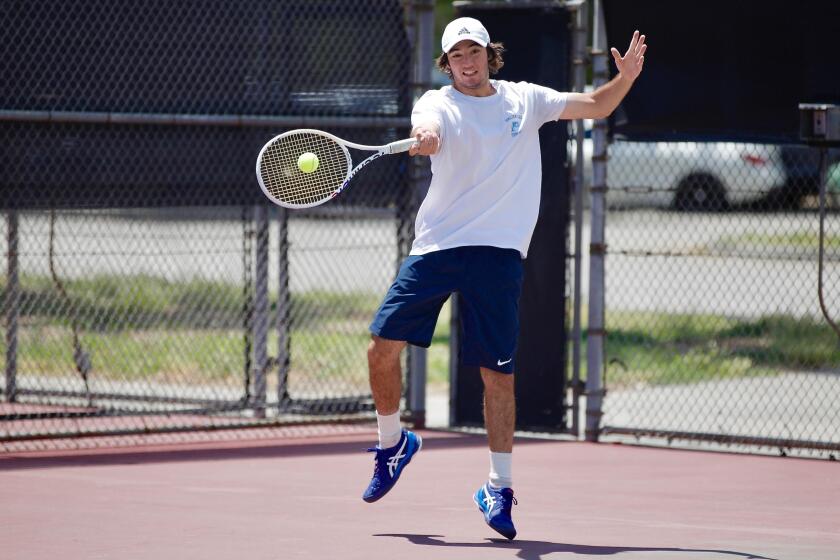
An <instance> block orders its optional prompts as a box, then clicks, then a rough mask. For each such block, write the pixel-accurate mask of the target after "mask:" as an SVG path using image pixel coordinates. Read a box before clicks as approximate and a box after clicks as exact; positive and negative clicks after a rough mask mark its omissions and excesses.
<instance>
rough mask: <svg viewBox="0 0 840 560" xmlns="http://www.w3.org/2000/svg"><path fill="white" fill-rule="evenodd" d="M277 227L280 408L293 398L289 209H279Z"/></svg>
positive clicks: (278, 399) (278, 392) (278, 381)
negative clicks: (290, 370) (290, 393)
mask: <svg viewBox="0 0 840 560" xmlns="http://www.w3.org/2000/svg"><path fill="white" fill-rule="evenodd" d="M278 212H279V216H278V220H277V223H278V228H277V245H278V251H277V260H278V266H277V270H278V273H277V277H278V281H277V366H278V372H277V402H278V403H279V410H282V409H283V407H284V405H286V404H288V403H289V401H290V400H291V399H290V397H289V389H288V379H289V367H290V364H291V337H290V332H291V328H292V327H291V325H290V324H289V320H290V317H291V312H290V309H289V307H290V305H291V300H292V297H291V292H290V290H289V211H288V210H287V209H285V208H279V209H278Z"/></svg>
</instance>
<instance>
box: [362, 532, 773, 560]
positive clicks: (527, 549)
mask: <svg viewBox="0 0 840 560" xmlns="http://www.w3.org/2000/svg"><path fill="white" fill-rule="evenodd" d="M374 537H397V538H404V539H407V540H408V541H409V542H410V543H412V544H416V545H420V546H433V547H454V548H472V549H475V550H486V549H491V548H499V549H505V550H510V551H517V552H516V557H517V558H522V560H542V558H543V557H544V556H545V555H547V554H554V553H569V554H582V555H585V556H610V555H613V554H620V553H623V552H686V553H689V552H709V553H714V554H728V555H732V556H734V557H737V558H745V559H749V558H753V559H756V560H776V559H775V558H770V557H767V556H759V555H756V554H749V553H744V552H734V551H731V550H712V549H697V548H657V547H638V546H592V545H583V544H569V543H554V542H547V541H520V540H514V541H508V540H506V539H486V540H487V542H483V543H474V542H446V541H443V540H440V539H441V538H443V536H442V535H413V534H399V533H391V534H379V535H374Z"/></svg>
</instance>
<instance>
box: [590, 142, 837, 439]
mask: <svg viewBox="0 0 840 560" xmlns="http://www.w3.org/2000/svg"><path fill="white" fill-rule="evenodd" d="M818 155H819V154H818V149H817V148H808V147H804V146H778V145H753V144H739V143H731V142H719V143H703V144H701V143H666V142H650V143H641V142H625V141H615V142H613V143H612V144H610V146H609V161H608V167H607V169H608V173H607V184H608V186H609V192H608V194H607V201H608V205H609V208H610V213H609V216H608V219H607V222H606V223H607V229H606V240H607V243H608V251H607V252H608V256H607V275H606V309H607V312H606V326H607V331H608V335H607V343H606V350H605V354H606V355H605V360H604V363H605V368H606V371H605V379H606V386H607V389H608V393H607V395H606V399H605V401H604V405H603V411H604V417H603V418H602V427H603V432H604V433H606V434H624V435H632V436H635V437H640V438H642V437H654V438H664V439H665V440H667V441H669V442H673V441H675V440H681V441H683V442H685V441H692V440H693V441H695V442H696V441H705V442H708V443H709V444H718V445H727V446H733V445H736V446H737V445H742V446H745V445H750V446H757V448H758V449H761V450H764V451H768V450H769V451H771V452H780V453H791V452H796V453H804V454H809V453H816V454H822V455H826V454H828V455H833V456H836V454H837V451H838V450H840V409H838V408H837V406H836V403H837V402H838V399H840V374H838V371H840V332H835V331H834V329H832V328H831V326H830V324H829V323H828V322H827V321H826V319H825V317H824V316H823V313H822V311H821V308H820V304H819V298H818V287H819V286H818V274H817V271H818V256H819V238H820V235H819V212H818V210H819V198H818V196H817V194H818V186H819V184H820V181H819V165H818V161H819V157H818ZM827 156H828V157H829V159H830V161H831V166H830V167H829V169H830V171H829V173H828V174H827V175H828V178H827V188H828V193H829V195H828V197H827V215H826V219H825V228H824V229H825V231H824V234H825V235H824V239H823V246H824V255H823V257H824V262H823V266H824V275H823V283H822V284H823V285H822V289H823V292H824V296H825V301H826V307H827V310H828V312H829V313H830V314H833V315H834V317H835V319H836V316H837V315H840V219H838V216H840V214H838V211H840V204H839V203H840V198H838V195H840V182H839V181H838V178H840V175H837V171H838V161H840V157H838V156H840V153H838V152H836V151H831V152H830V153H828V154H827Z"/></svg>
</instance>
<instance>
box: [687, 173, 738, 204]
mask: <svg viewBox="0 0 840 560" xmlns="http://www.w3.org/2000/svg"><path fill="white" fill-rule="evenodd" d="M728 207H729V204H728V203H727V201H726V189H724V188H723V185H722V184H721V183H720V181H718V180H717V179H715V178H714V177H712V176H710V175H690V176H688V177H686V178H685V179H683V180H682V181H680V184H679V186H678V187H677V194H676V196H675V197H674V208H675V209H676V210H679V211H680V212H721V211H723V210H726V209H727V208H728Z"/></svg>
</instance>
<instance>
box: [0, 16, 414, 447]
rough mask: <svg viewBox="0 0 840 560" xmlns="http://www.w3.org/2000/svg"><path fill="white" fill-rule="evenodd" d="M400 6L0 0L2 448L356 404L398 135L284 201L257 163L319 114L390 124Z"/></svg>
mask: <svg viewBox="0 0 840 560" xmlns="http://www.w3.org/2000/svg"><path fill="white" fill-rule="evenodd" d="M410 9H411V8H410V7H407V6H404V5H403V4H402V3H401V2H399V1H397V0H358V1H354V2H344V1H339V0H333V1H325V2H317V3H313V2H308V1H304V0H300V1H293V2H279V3H278V2H260V1H256V0H249V1H246V2H240V3H233V4H232V3H230V2H222V1H221V0H213V1H210V2H205V1H201V2H196V1H187V2H178V3H174V4H173V3H171V2H163V1H162V0H153V1H152V2H144V3H139V4H130V5H129V4H125V3H112V2H105V1H103V0H87V1H82V2H70V3H55V2H46V1H36V2H29V3H26V4H22V3H3V5H2V7H0V19H3V21H4V24H5V28H6V30H7V32H4V33H3V35H2V37H0V48H2V50H3V52H4V53H5V55H6V56H4V57H2V60H0V72H1V73H2V74H3V75H4V76H8V77H9V78H10V79H8V80H3V82H2V84H0V165H2V167H3V169H4V173H3V175H2V186H0V211H1V212H2V214H3V219H2V220H0V235H2V238H3V243H5V248H6V251H5V255H6V259H5V262H4V264H3V267H4V274H3V276H0V307H2V310H3V325H2V328H3V337H4V343H5V344H4V352H3V353H2V356H0V364H1V365H2V369H3V371H4V374H3V376H2V377H0V395H1V396H2V401H3V402H2V403H0V441H2V442H3V445H4V446H5V447H4V449H16V448H17V447H15V446H16V445H18V444H21V445H24V443H25V442H27V441H41V442H42V444H41V446H42V447H39V448H43V446H44V445H46V446H49V445H54V446H56V447H61V446H63V445H64V444H59V443H55V442H58V441H59V440H62V439H63V438H80V437H81V438H93V439H97V438H99V441H105V439H104V438H106V436H107V437H110V436H124V437H131V436H132V435H135V436H136V437H138V438H139V437H141V436H140V434H149V433H161V434H165V433H174V434H179V433H183V434H185V435H184V437H188V436H187V435H186V434H187V432H189V431H194V430H202V431H221V430H236V429H240V428H260V429H269V427H270V426H272V425H278V424H282V425H292V424H295V425H296V424H300V423H306V422H310V423H314V424H318V423H323V422H325V421H329V420H335V421H341V422H348V421H351V422H352V421H357V420H369V419H370V418H371V417H372V414H371V410H372V406H371V403H370V394H369V389H368V385H367V364H366V347H367V325H368V322H369V320H370V318H371V316H372V314H373V312H374V311H375V308H376V305H377V304H378V298H379V297H381V295H382V294H383V293H384V292H385V290H386V289H387V286H388V284H389V283H390V280H391V279H392V277H393V274H394V272H395V270H396V265H397V263H398V260H399V257H400V255H402V254H404V252H405V247H406V246H407V245H406V239H405V236H406V235H407V234H408V232H409V231H410V227H407V225H406V223H407V222H410V220H411V219H412V216H413V212H414V205H415V203H414V201H413V197H412V196H413V195H412V190H411V184H412V182H411V181H412V175H411V174H410V168H409V165H408V162H407V157H406V156H393V157H389V158H382V159H381V160H380V161H378V162H376V164H375V165H371V166H370V167H369V168H366V169H365V172H364V173H363V174H360V176H359V177H358V178H357V179H354V184H353V186H352V187H351V188H349V189H347V190H346V191H345V192H344V193H343V194H342V195H341V196H340V197H339V198H338V199H336V200H334V201H332V202H331V203H330V205H329V207H328V208H326V207H325V208H323V209H317V210H312V211H302V212H297V213H288V212H287V211H285V210H284V209H279V208H277V207H274V206H272V205H270V204H268V201H267V199H266V198H265V197H264V196H263V194H262V193H261V192H260V188H259V186H258V183H257V180H256V177H255V174H254V162H255V159H256V157H257V154H258V153H259V150H260V148H261V147H262V145H263V144H264V143H265V142H266V141H268V140H269V139H270V138H272V137H274V136H276V135H277V134H280V133H282V132H285V131H286V130H288V129H291V128H302V127H304V126H305V125H306V124H311V123H312V122H316V123H317V124H318V127H319V128H323V129H324V130H326V131H328V132H330V133H333V134H335V135H337V136H339V137H341V138H346V139H348V140H351V141H355V142H358V143H362V144H368V145H379V144H386V143H388V142H391V141H394V140H397V139H400V138H404V137H406V136H407V135H408V130H407V129H406V127H407V126H408V115H409V111H410V106H411V94H412V92H411V91H410V88H411V87H412V86H411V81H410V80H409V76H410V75H411V72H412V67H411V64H412V46H411V44H412V40H411V38H410V37H409V35H410V29H408V28H407V26H406V22H407V20H408V19H410V17H411V14H409V13H408V11H410ZM368 53H375V57H376V62H375V64H372V63H371V62H370V58H371V57H369V56H367V55H368ZM278 117H281V118H282V119H281V120H282V122H283V123H287V124H288V126H276V125H274V126H271V125H268V124H266V123H265V122H263V121H265V120H266V119H267V121H268V122H280V121H278ZM261 119H262V120H261ZM272 119H274V120H273V121H272ZM383 119H386V120H383ZM387 119H390V120H387ZM261 123H262V124H261ZM143 437H146V436H143ZM46 441H49V442H53V443H43V442H46ZM21 442H24V443H21Z"/></svg>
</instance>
